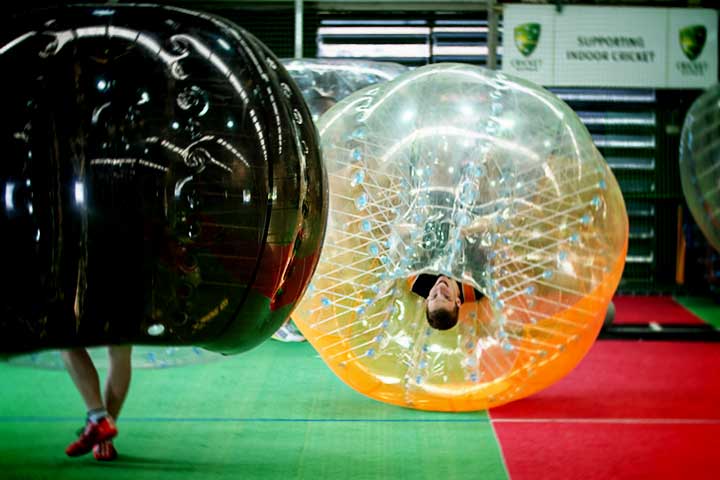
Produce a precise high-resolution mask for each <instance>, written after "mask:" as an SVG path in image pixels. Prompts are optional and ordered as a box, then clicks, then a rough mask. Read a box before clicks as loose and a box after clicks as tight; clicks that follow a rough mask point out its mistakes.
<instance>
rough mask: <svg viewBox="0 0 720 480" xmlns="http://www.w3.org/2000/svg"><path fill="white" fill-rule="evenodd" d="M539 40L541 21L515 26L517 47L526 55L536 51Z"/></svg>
mask: <svg viewBox="0 0 720 480" xmlns="http://www.w3.org/2000/svg"><path fill="white" fill-rule="evenodd" d="M539 40H540V24H539V23H523V24H522V25H518V26H517V27H515V47H517V49H518V51H519V52H520V53H522V54H523V56H524V57H529V56H530V55H531V54H532V53H533V52H534V51H535V47H537V44H538V41H539Z"/></svg>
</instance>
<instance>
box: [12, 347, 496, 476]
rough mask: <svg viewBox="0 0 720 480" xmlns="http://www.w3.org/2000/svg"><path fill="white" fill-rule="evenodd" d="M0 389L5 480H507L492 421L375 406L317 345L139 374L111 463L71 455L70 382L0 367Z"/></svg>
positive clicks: (73, 397) (58, 375) (77, 420)
mask: <svg viewBox="0 0 720 480" xmlns="http://www.w3.org/2000/svg"><path fill="white" fill-rule="evenodd" d="M102 373H104V372H101V375H102ZM0 378H2V379H3V385H4V386H3V390H2V393H0V478H2V479H29V480H32V479H41V478H43V479H44V478H47V479H99V478H102V479H109V480H114V479H154V478H158V479H182V480H189V479H215V478H228V479H230V478H232V479H248V478H263V479H272V478H283V479H287V478H308V479H326V478H327V479H342V480H350V479H358V478H367V479H379V478H388V479H398V478H411V479H424V478H427V479H432V480H437V479H440V478H442V479H443V480H445V479H453V478H462V479H470V478H483V479H504V478H507V474H506V470H505V468H504V466H503V461H502V458H501V454H500V451H499V449H498V446H497V441H496V438H495V435H494V433H493V430H492V427H491V425H490V422H489V421H488V418H487V416H486V414H485V413H484V412H478V413H463V414H442V413H433V412H420V411H414V410H408V409H403V408H399V407H395V406H390V405H384V404H381V403H378V402H376V401H374V400H370V399H368V398H366V397H364V396H362V395H360V394H358V393H356V392H354V391H352V390H351V389H350V388H348V387H346V386H345V385H344V384H343V383H342V382H341V381H340V380H338V379H337V378H335V376H334V375H333V374H332V373H331V372H330V371H329V370H328V369H327V367H326V366H325V364H324V363H323V362H322V360H321V359H320V358H318V357H317V355H316V354H315V352H314V351H313V350H312V348H311V347H310V346H309V345H308V344H281V343H277V342H266V343H264V344H263V345H261V346H260V347H258V348H257V349H255V350H253V351H251V352H248V353H245V354H242V355H238V356H234V357H229V358H227V359H223V360H220V361H217V362H214V363H209V364H204V365H191V366H184V367H174V368H167V369H159V370H136V371H135V372H134V378H133V384H132V388H131V392H130V395H129V397H128V400H127V403H126V406H125V409H124V411H123V415H122V417H121V419H120V421H119V423H118V427H119V428H120V435H119V437H118V439H117V441H116V445H117V447H118V450H119V451H120V454H121V458H120V459H118V461H116V462H113V463H110V464H101V463H99V462H96V461H95V460H94V459H93V458H92V456H86V457H82V458H79V459H71V458H68V457H66V456H65V455H64V453H63V450H64V448H65V446H66V444H67V443H69V442H70V441H71V440H72V439H73V435H74V431H75V430H76V429H77V428H78V427H79V426H81V423H82V420H83V416H84V409H83V407H82V405H81V401H80V397H79V395H78V394H77V393H76V392H75V390H74V388H73V387H72V384H71V382H70V379H69V377H68V376H67V374H66V373H65V372H63V371H58V370H39V369H33V368H29V367H18V366H11V365H8V364H5V363H0Z"/></svg>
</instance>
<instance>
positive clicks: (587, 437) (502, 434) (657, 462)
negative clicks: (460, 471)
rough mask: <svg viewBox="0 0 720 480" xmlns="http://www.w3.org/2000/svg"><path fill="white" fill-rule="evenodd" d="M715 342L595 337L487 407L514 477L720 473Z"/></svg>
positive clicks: (719, 373) (719, 368)
mask: <svg viewBox="0 0 720 480" xmlns="http://www.w3.org/2000/svg"><path fill="white" fill-rule="evenodd" d="M718 405H720V344H717V343H712V344H711V343H696V342H687V343H685V342H627V341H600V342H597V343H596V344H595V346H594V347H593V348H592V350H591V351H590V353H589V354H588V356H587V357H586V358H585V359H584V360H583V361H582V362H581V363H580V365H579V366H578V367H577V368H576V369H575V370H574V371H573V372H571V373H570V374H569V375H568V376H567V377H566V378H565V379H563V380H562V381H560V382H558V383H557V384H555V385H553V386H551V387H550V388H548V389H546V390H544V391H542V392H540V393H538V394H536V395H534V396H532V397H530V398H527V399H524V400H520V401H517V402H514V403H511V404H509V405H505V406H503V407H499V408H495V409H492V410H491V412H490V416H491V418H492V421H493V426H494V428H495V431H496V433H497V435H498V439H499V441H500V444H501V447H502V450H503V453H504V455H505V460H506V463H507V466H508V471H509V472H510V477H511V479H513V480H524V479H537V478H542V479H555V478H557V479H574V478H583V479H609V478H611V479H625V478H628V479H629V478H652V479H666V478H667V479H670V478H694V479H705V478H707V479H710V478H714V479H715V478H718V473H719V472H720V455H718V454H717V445H718V443H717V442H718V439H719V438H720V411H719V410H718Z"/></svg>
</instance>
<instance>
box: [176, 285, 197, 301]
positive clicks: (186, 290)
mask: <svg viewBox="0 0 720 480" xmlns="http://www.w3.org/2000/svg"><path fill="white" fill-rule="evenodd" d="M193 293H195V287H193V286H192V285H190V284H189V283H182V284H180V286H178V287H177V288H176V289H175V294H176V295H177V298H178V300H181V301H185V300H188V299H189V298H191V297H192V296H193Z"/></svg>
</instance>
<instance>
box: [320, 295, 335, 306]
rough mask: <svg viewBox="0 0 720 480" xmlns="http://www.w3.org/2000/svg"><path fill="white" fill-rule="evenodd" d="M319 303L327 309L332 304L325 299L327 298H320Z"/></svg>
mask: <svg viewBox="0 0 720 480" xmlns="http://www.w3.org/2000/svg"><path fill="white" fill-rule="evenodd" d="M320 303H322V304H323V305H324V306H326V307H329V306H330V305H331V304H332V302H331V301H330V299H329V298H327V297H323V298H321V299H320Z"/></svg>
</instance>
